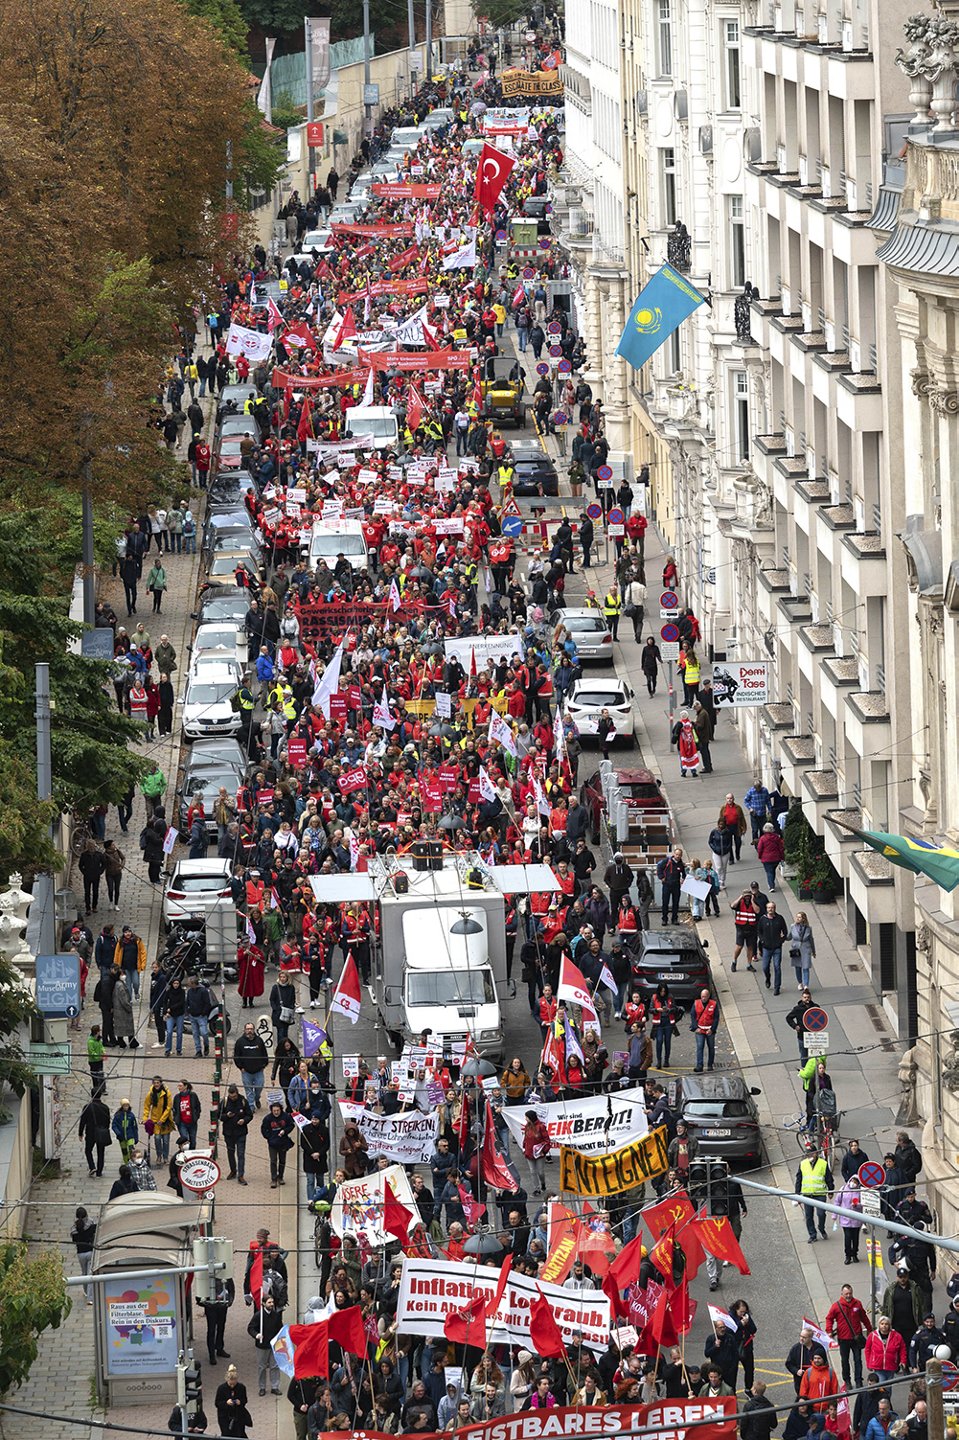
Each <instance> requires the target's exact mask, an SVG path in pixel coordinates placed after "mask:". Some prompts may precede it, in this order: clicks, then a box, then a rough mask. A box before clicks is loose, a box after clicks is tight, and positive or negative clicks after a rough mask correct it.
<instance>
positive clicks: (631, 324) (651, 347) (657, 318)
mask: <svg viewBox="0 0 959 1440" xmlns="http://www.w3.org/2000/svg"><path fill="white" fill-rule="evenodd" d="M705 300H706V297H705V295H700V293H699V291H698V290H697V289H696V287H695V285H690V283H689V281H688V280H687V279H686V278H685V276H683V275H680V273H679V271H678V270H674V269H673V267H672V265H664V266H663V267H662V268H661V269H660V270H657V271H656V274H655V275H654V276H653V277H652V279H650V280H649V281H648V282H647V284H646V285H644V286H643V289H642V292H641V293H640V296H639V299H638V300H637V301H636V303H635V305H634V306H633V308H632V310H630V312H629V319H628V320H627V321H626V329H625V330H624V331H623V333H622V335H621V336H620V339H619V344H618V345H617V346H616V354H617V355H622V357H623V359H624V360H628V361H629V363H630V365H632V366H633V368H634V369H635V370H639V369H640V368H641V366H643V365H645V364H646V361H647V360H648V359H649V357H650V356H651V355H655V353H656V351H657V350H658V349H659V347H660V345H662V343H663V341H664V340H668V339H669V337H670V335H672V333H673V331H674V330H676V329H678V327H679V326H680V325H681V324H682V323H683V321H684V320H685V319H686V317H687V316H689V315H691V314H692V313H693V311H694V310H695V309H696V308H697V307H698V306H700V305H702V304H704V303H705Z"/></svg>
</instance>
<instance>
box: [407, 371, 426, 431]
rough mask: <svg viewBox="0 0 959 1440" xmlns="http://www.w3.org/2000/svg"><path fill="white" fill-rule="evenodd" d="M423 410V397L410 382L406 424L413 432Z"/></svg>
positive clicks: (421, 416)
mask: <svg viewBox="0 0 959 1440" xmlns="http://www.w3.org/2000/svg"><path fill="white" fill-rule="evenodd" d="M425 409H426V407H425V405H424V404H423V397H422V396H421V395H420V393H419V391H418V390H417V388H416V386H415V385H414V384H412V382H411V383H410V398H409V400H408V401H407V402H406V423H407V425H408V426H409V428H410V429H411V430H415V429H416V427H417V426H418V425H419V423H420V421H421V420H422V418H423V412H424V410H425Z"/></svg>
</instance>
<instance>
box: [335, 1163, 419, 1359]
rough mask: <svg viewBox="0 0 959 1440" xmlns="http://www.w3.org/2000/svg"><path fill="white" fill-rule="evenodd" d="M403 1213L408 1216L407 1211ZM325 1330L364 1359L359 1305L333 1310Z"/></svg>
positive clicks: (363, 1331) (361, 1314)
mask: <svg viewBox="0 0 959 1440" xmlns="http://www.w3.org/2000/svg"><path fill="white" fill-rule="evenodd" d="M387 1189H389V1186H387ZM400 1208H401V1209H402V1207H400ZM405 1213H406V1214H407V1215H408V1214H409V1211H408V1210H407V1211H406V1212H405ZM326 1328H327V1331H328V1333H329V1337H330V1339H331V1340H336V1341H337V1342H338V1344H340V1345H342V1347H343V1349H344V1350H348V1351H349V1352H350V1354H351V1355H359V1356H360V1358H361V1359H365V1357H366V1328H365V1326H364V1324H363V1312H362V1311H361V1309H360V1307H359V1305H348V1306H347V1307H346V1309H345V1310H334V1311H333V1313H332V1314H331V1315H330V1316H329V1317H328V1319H327V1322H326Z"/></svg>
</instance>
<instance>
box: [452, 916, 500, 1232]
mask: <svg viewBox="0 0 959 1440" xmlns="http://www.w3.org/2000/svg"><path fill="white" fill-rule="evenodd" d="M460 923H461V922H460V921H457V924H460ZM474 923H475V922H474ZM454 928H455V927H454ZM495 1074H496V1066H495V1065H491V1064H490V1062H489V1061H488V1060H483V1059H482V1058H481V1057H480V1056H476V1057H475V1058H471V1059H469V1060H466V1061H464V1063H463V1065H462V1067H461V1069H460V1079H461V1080H462V1081H464V1082H465V1081H466V1080H472V1082H473V1086H474V1089H475V1094H476V1114H475V1115H474V1116H473V1142H474V1144H475V1146H476V1191H475V1194H476V1201H477V1204H480V1205H481V1204H482V1203H483V1138H484V1132H485V1129H486V1093H485V1091H484V1089H483V1081H484V1080H489V1079H491V1078H492V1077H493V1076H495ZM463 1103H464V1104H465V1103H466V1087H465V1083H464V1087H463Z"/></svg>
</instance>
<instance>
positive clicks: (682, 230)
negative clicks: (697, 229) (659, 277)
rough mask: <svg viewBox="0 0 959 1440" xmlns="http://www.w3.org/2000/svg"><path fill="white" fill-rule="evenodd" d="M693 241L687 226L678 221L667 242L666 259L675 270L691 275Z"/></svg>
mask: <svg viewBox="0 0 959 1440" xmlns="http://www.w3.org/2000/svg"><path fill="white" fill-rule="evenodd" d="M692 254H693V239H692V236H691V235H690V233H689V231H688V230H687V229H686V226H685V225H684V224H683V222H682V221H681V220H678V221H677V222H676V224H675V225H674V226H673V228H672V230H671V231H670V232H669V236H668V238H667V240H666V259H667V260H668V261H669V263H670V265H672V267H673V269H674V270H681V271H682V272H683V274H688V273H689V267H690V264H691V263H692Z"/></svg>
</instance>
